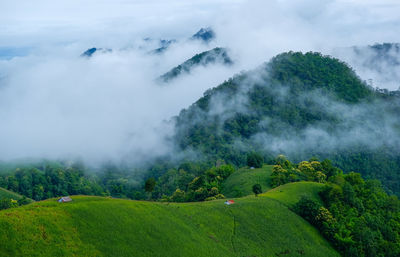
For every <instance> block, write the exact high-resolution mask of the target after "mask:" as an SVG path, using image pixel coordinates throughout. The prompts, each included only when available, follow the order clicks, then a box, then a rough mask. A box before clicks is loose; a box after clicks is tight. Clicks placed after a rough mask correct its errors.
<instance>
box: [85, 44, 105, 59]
mask: <svg viewBox="0 0 400 257" xmlns="http://www.w3.org/2000/svg"><path fill="white" fill-rule="evenodd" d="M111 51H112V49H109V48H96V47H92V48H89V49H88V50H86V51H85V52H83V53H82V54H81V57H88V58H90V57H92V55H93V54H94V53H96V52H101V53H108V52H111Z"/></svg>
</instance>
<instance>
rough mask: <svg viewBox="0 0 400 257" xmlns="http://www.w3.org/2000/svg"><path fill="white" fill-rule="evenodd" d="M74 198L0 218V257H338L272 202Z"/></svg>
mask: <svg viewBox="0 0 400 257" xmlns="http://www.w3.org/2000/svg"><path fill="white" fill-rule="evenodd" d="M309 188H310V189H311V188H312V187H309ZM315 197H318V195H316V196H315ZM72 199H73V200H72V202H69V203H58V202H57V201H56V199H49V200H46V201H42V202H37V203H33V204H29V205H27V206H24V207H19V208H14V209H10V210H4V211H1V212H0V227H1V229H0V240H1V242H3V243H2V244H0V255H1V256H5V257H6V256H163V257H167V256H185V257H186V256H196V257H201V256H221V257H223V256H230V257H231V256H286V255H289V256H310V257H311V256H313V257H318V256H321V257H322V256H324V257H328V256H340V255H339V254H338V253H337V252H336V251H335V250H334V249H333V248H332V246H331V245H330V244H329V243H328V242H327V241H326V240H325V239H324V238H323V237H322V236H321V235H320V234H319V232H318V231H317V230H316V229H315V228H313V227H312V226H311V225H310V224H309V223H307V222H306V221H305V220H303V219H302V218H301V217H300V216H298V215H297V214H295V213H294V212H292V211H291V210H290V209H289V208H288V207H287V206H286V204H285V203H284V202H282V203H281V202H279V201H277V200H276V199H273V198H270V197H268V195H265V196H260V197H254V196H250V197H246V198H240V199H235V202H236V203H235V204H233V205H229V206H228V205H225V204H224V201H225V200H216V201H210V202H201V203H157V202H145V201H131V200H121V199H112V198H102V197H87V196H72Z"/></svg>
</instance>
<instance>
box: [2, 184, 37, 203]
mask: <svg viewBox="0 0 400 257" xmlns="http://www.w3.org/2000/svg"><path fill="white" fill-rule="evenodd" d="M22 197H23V196H22V195H20V194H17V193H14V192H12V191H9V190H7V189H4V188H2V187H0V199H5V198H6V199H14V200H19V199H22ZM32 201H33V200H32Z"/></svg>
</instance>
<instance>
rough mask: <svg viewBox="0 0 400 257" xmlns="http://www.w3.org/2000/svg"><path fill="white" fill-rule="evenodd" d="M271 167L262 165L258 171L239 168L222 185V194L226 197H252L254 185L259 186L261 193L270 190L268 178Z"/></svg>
mask: <svg viewBox="0 0 400 257" xmlns="http://www.w3.org/2000/svg"><path fill="white" fill-rule="evenodd" d="M272 167H273V166H272V165H264V166H263V167H262V168H260V169H249V168H247V167H246V168H241V169H239V170H237V171H235V172H234V173H233V174H231V175H230V176H229V177H228V178H227V179H226V180H225V181H224V182H223V184H222V194H223V195H225V196H226V197H242V196H247V195H252V194H253V191H252V187H253V185H254V184H260V185H261V188H262V190H263V192H265V191H267V190H268V189H270V188H271V186H270V183H269V178H270V176H271V173H272Z"/></svg>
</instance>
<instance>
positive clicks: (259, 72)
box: [172, 52, 400, 194]
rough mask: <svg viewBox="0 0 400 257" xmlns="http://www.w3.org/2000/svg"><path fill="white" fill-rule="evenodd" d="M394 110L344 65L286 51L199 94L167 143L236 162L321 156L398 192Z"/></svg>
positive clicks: (398, 106) (394, 100)
mask: <svg viewBox="0 0 400 257" xmlns="http://www.w3.org/2000/svg"><path fill="white" fill-rule="evenodd" d="M399 112H400V98H399V97H398V93H397V92H389V91H388V92H384V91H381V90H375V89H373V88H372V87H370V86H369V85H367V84H366V83H365V82H364V81H362V80H361V79H360V78H359V77H358V76H357V74H356V73H355V72H354V71H353V70H352V69H351V68H350V67H349V66H347V65H346V64H345V63H344V62H342V61H340V60H338V59H335V58H332V57H329V56H323V55H321V54H319V53H312V52H310V53H306V54H303V53H295V52H288V53H283V54H280V55H278V56H276V57H274V58H272V59H271V61H270V62H268V63H265V64H264V65H262V66H260V67H259V68H257V69H255V70H252V71H248V72H243V73H241V74H239V75H237V76H235V77H233V78H231V79H229V80H227V81H225V82H224V83H222V84H221V85H219V86H217V87H216V88H213V89H210V90H208V91H206V92H205V93H204V96H203V97H202V98H200V99H199V100H198V101H197V102H195V103H194V104H193V105H192V106H190V107H189V108H187V109H184V110H182V111H181V113H180V114H179V115H178V116H177V117H175V122H176V126H175V136H174V137H173V138H172V140H173V141H174V142H175V143H176V146H177V150H178V151H183V152H185V151H188V152H196V153H198V154H199V155H200V156H203V158H204V159H206V160H217V159H222V160H226V161H228V162H230V163H233V164H235V165H237V166H239V167H240V166H243V165H245V163H246V159H245V158H246V154H247V153H249V152H251V151H258V152H260V153H262V154H263V155H264V158H265V160H267V161H269V160H273V159H274V158H275V156H277V155H278V154H285V155H287V156H288V157H289V158H290V159H292V160H295V161H300V160H304V159H308V158H310V157H312V156H315V157H317V158H320V159H324V158H329V159H332V161H333V162H334V164H335V165H337V166H339V167H340V168H342V169H343V170H344V171H345V172H350V171H357V172H361V173H362V174H363V175H364V176H365V177H366V178H378V179H380V180H381V181H382V182H383V184H384V186H385V188H386V190H388V191H389V192H392V193H396V194H399V193H400V150H399V149H400V118H399V116H398V115H397V113H399Z"/></svg>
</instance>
